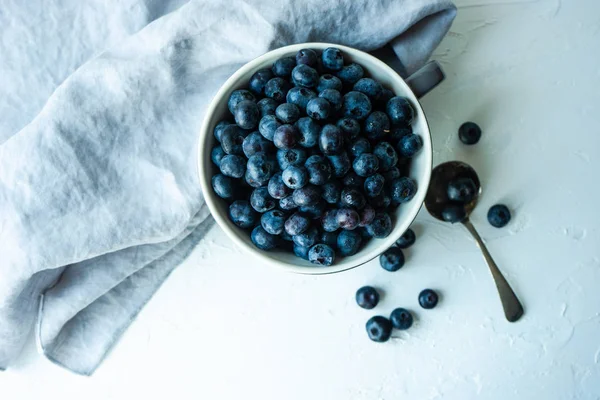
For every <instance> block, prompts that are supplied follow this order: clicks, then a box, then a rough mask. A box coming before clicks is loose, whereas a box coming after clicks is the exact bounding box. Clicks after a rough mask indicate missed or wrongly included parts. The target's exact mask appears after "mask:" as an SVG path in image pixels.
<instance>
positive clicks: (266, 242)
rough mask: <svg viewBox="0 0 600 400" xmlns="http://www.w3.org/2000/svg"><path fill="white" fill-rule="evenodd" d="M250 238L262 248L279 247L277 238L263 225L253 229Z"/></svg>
mask: <svg viewBox="0 0 600 400" xmlns="http://www.w3.org/2000/svg"><path fill="white" fill-rule="evenodd" d="M250 239H251V240H252V243H254V245H255V246H256V247H258V248H259V249H261V250H271V249H274V248H275V247H277V239H276V238H275V236H273V235H271V234H270V233H268V232H267V231H266V230H264V229H263V227H262V226H260V225H259V226H257V227H256V228H254V229H253V230H252V233H251V234H250Z"/></svg>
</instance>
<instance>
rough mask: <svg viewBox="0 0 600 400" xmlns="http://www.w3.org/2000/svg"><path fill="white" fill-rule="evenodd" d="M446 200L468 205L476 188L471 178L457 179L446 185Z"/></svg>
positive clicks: (473, 196)
mask: <svg viewBox="0 0 600 400" xmlns="http://www.w3.org/2000/svg"><path fill="white" fill-rule="evenodd" d="M446 194H447V195H448V199H450V200H452V201H457V202H459V203H469V202H470V201H471V200H473V199H474V198H475V195H476V194H477V187H476V186H475V182H473V180H472V179H471V178H458V179H455V180H453V181H450V182H449V183H448V189H447V191H446Z"/></svg>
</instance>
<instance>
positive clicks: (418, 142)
mask: <svg viewBox="0 0 600 400" xmlns="http://www.w3.org/2000/svg"><path fill="white" fill-rule="evenodd" d="M422 148H423V139H421V136H419V135H415V134H414V133H409V134H408V135H406V136H404V137H403V138H402V139H400V140H399V141H398V153H400V155H401V156H403V157H408V158H410V157H413V156H414V155H415V154H417V153H418V152H419V150H421V149H422Z"/></svg>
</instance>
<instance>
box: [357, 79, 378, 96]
mask: <svg viewBox="0 0 600 400" xmlns="http://www.w3.org/2000/svg"><path fill="white" fill-rule="evenodd" d="M352 90H354V91H356V92H361V93H364V94H366V95H367V96H369V98H370V99H372V100H375V99H377V98H378V97H379V95H380V94H381V91H382V90H383V87H382V86H381V84H380V83H379V82H377V81H376V80H375V79H371V78H361V79H359V80H358V81H357V82H356V83H355V84H354V87H353V88H352Z"/></svg>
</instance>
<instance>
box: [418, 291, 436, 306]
mask: <svg viewBox="0 0 600 400" xmlns="http://www.w3.org/2000/svg"><path fill="white" fill-rule="evenodd" d="M437 303H438V295H437V293H436V292H434V291H433V290H431V289H425V290H423V291H421V293H419V304H420V305H421V307H423V308H424V309H426V310H429V309H431V308H433V307H435V306H436V305H437Z"/></svg>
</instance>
